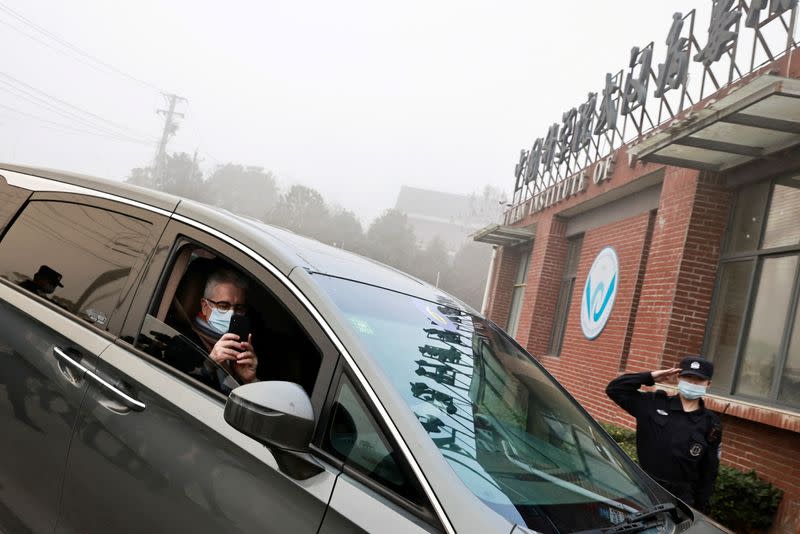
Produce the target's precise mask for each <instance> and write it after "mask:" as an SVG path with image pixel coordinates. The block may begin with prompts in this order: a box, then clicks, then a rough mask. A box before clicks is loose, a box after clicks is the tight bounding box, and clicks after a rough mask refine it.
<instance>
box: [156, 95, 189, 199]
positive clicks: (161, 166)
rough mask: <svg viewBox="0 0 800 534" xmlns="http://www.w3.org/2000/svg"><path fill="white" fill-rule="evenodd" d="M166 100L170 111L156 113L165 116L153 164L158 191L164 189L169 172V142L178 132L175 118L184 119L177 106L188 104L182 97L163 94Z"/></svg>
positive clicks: (159, 110) (164, 110)
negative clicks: (179, 103) (176, 108)
mask: <svg viewBox="0 0 800 534" xmlns="http://www.w3.org/2000/svg"><path fill="white" fill-rule="evenodd" d="M162 94H163V95H164V98H165V99H166V100H167V103H168V104H169V109H158V110H156V113H158V114H159V115H164V131H163V132H162V134H161V141H160V142H159V143H158V149H157V150H156V157H155V161H154V164H153V182H154V185H155V187H156V188H157V189H163V186H164V179H165V178H166V176H165V174H166V171H167V141H169V138H170V137H171V136H173V135H175V132H177V131H178V123H177V122H175V117H179V118H181V119H182V118H184V114H183V113H178V112H177V111H175V106H176V105H177V104H178V102H187V100H186V99H185V98H183V97H182V96H178V95H175V94H172V93H170V94H167V93H162Z"/></svg>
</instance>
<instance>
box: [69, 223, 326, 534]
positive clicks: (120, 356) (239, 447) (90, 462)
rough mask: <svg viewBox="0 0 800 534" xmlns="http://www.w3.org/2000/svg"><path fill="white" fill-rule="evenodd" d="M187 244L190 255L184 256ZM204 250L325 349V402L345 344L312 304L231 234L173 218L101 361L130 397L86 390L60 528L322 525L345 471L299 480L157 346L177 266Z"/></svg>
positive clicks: (317, 386)
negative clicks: (222, 235) (328, 331)
mask: <svg viewBox="0 0 800 534" xmlns="http://www.w3.org/2000/svg"><path fill="white" fill-rule="evenodd" d="M187 250H190V251H191V252H192V253H191V254H190V255H187V254H185V252H186V251H187ZM200 253H202V254H200ZM198 254H199V255H205V256H207V255H210V254H213V255H215V257H217V258H224V259H226V261H229V262H231V264H233V265H236V266H238V267H239V268H240V269H242V271H243V272H246V273H247V274H248V275H249V276H251V277H252V278H253V279H255V280H257V281H258V283H259V284H262V285H263V287H262V288H261V289H262V290H263V291H265V292H266V293H269V294H271V295H273V296H274V297H275V299H276V302H279V303H280V305H281V306H282V307H283V309H285V311H286V312H287V313H288V314H289V315H290V316H291V319H292V320H293V321H296V322H297V324H299V325H301V327H302V329H303V331H304V332H305V333H306V335H307V336H308V342H309V343H311V344H312V345H313V346H314V347H315V350H318V351H319V355H320V356H321V359H320V362H319V364H318V365H319V369H318V372H317V373H316V380H315V381H314V383H313V385H312V386H311V388H312V391H311V398H312V402H313V403H314V404H315V407H317V408H321V406H322V404H323V403H324V399H325V396H326V395H327V391H328V388H329V385H330V380H331V376H332V374H333V369H334V367H335V364H336V360H337V358H338V354H337V353H336V351H335V349H334V348H333V346H332V344H331V343H330V341H329V340H328V339H327V338H326V337H325V336H324V334H323V333H322V332H321V331H320V330H319V328H318V327H317V326H316V325H315V324H314V322H313V320H312V318H311V316H310V315H309V313H308V312H307V311H306V310H304V309H303V308H302V306H301V305H300V304H299V302H298V301H297V300H296V299H295V298H294V297H293V295H292V294H291V293H290V292H289V291H288V290H287V289H286V287H285V286H283V284H282V283H281V282H280V281H279V280H278V279H277V278H276V277H275V276H274V275H273V274H272V273H271V272H270V271H269V270H267V269H265V268H264V266H263V265H261V264H259V263H258V262H257V261H255V260H254V259H253V258H252V257H249V256H247V255H245V254H244V253H243V252H242V251H240V250H238V249H237V247H236V246H235V244H232V242H226V241H222V240H220V239H217V238H214V237H212V236H211V235H210V234H208V233H206V232H205V231H203V230H202V229H198V228H194V227H190V226H187V225H185V224H183V223H180V222H176V221H171V222H170V223H169V225H168V227H167V230H166V231H165V233H164V237H163V239H162V241H161V243H160V244H159V247H158V253H157V254H156V256H155V258H154V260H153V262H152V263H151V265H150V268H149V271H148V273H147V275H146V276H145V278H144V281H143V283H142V285H141V286H140V288H139V290H138V292H137V294H136V297H135V299H134V305H133V307H132V309H131V312H130V313H129V316H128V320H127V321H126V323H125V325H124V327H123V335H122V338H121V339H120V340H119V341H118V342H117V343H116V344H115V345H113V346H111V347H109V348H108V349H107V350H106V351H105V352H104V353H103V354H102V355H101V361H100V362H99V364H98V368H97V374H98V375H100V376H102V377H103V378H104V379H105V380H107V381H108V382H109V383H111V384H114V385H116V387H119V388H120V389H122V390H124V391H125V392H126V393H127V395H128V396H129V399H130V400H129V401H122V402H121V401H119V399H114V398H111V397H109V395H108V392H107V391H105V390H104V389H103V388H101V387H96V386H94V385H93V386H92V387H90V389H89V391H88V392H87V395H86V400H85V402H84V404H83V407H82V409H81V413H80V416H79V420H78V422H77V424H76V428H75V434H74V438H73V443H72V446H71V449H70V454H69V459H68V462H67V474H66V477H65V483H64V492H63V505H62V511H63V512H62V515H61V517H60V518H59V522H58V527H57V532H59V533H76V534H77V533H87V532H117V533H122V532H137V533H138V532H154V531H158V532H162V531H181V532H183V531H186V532H193V533H198V534H199V533H204V532H208V533H214V534H218V533H220V532H265V533H270V532H280V533H285V532H293V533H294V532H297V533H303V532H313V533H315V532H317V530H318V529H319V526H320V524H321V523H322V518H323V515H324V513H325V510H326V507H327V503H328V500H329V498H330V494H331V492H332V490H333V485H334V482H335V479H336V476H337V475H338V472H339V471H338V469H337V468H336V467H335V466H334V465H331V464H327V463H325V462H317V464H318V466H319V469H318V470H317V472H316V474H314V475H313V476H310V477H308V478H305V479H303V480H298V479H293V478H292V477H291V476H289V475H288V474H287V473H286V472H285V471H283V470H282V469H281V466H280V462H279V460H280V458H276V456H275V455H274V454H273V453H272V452H271V451H270V450H269V449H267V448H266V447H265V446H264V445H262V444H261V443H258V442H256V441H255V440H253V439H251V438H249V437H247V436H245V435H243V434H241V433H239V432H238V431H236V430H235V429H233V428H232V427H231V426H229V425H228V424H227V423H226V422H225V420H224V417H223V409H224V403H225V399H226V397H225V396H224V395H223V394H221V393H219V392H217V391H215V390H213V389H211V388H209V387H208V386H207V385H205V384H203V383H201V382H199V381H197V380H195V379H194V378H193V377H192V376H190V375H189V374H187V373H185V372H184V371H182V370H181V369H179V368H176V367H174V366H173V365H172V364H171V363H170V360H169V359H164V358H161V357H159V352H158V351H153V350H152V349H153V347H157V346H159V343H161V345H169V343H170V341H171V340H170V339H168V336H167V338H165V335H167V334H165V332H167V330H166V329H165V328H166V327H167V326H169V325H167V324H166V322H168V321H169V320H170V319H169V318H170V314H169V313H167V310H168V309H170V308H171V304H170V301H174V300H175V299H176V298H177V297H174V298H173V297H172V296H171V294H170V293H169V292H170V291H172V292H176V291H177V290H176V287H178V289H180V286H181V285H182V284H179V283H178V282H179V280H178V278H179V277H176V276H175V275H176V273H180V271H179V269H186V271H185V273H184V274H183V277H185V276H188V274H186V273H189V272H190V271H189V267H187V263H188V261H189V259H191V257H194V256H198ZM193 261H198V259H197V258H195V259H194V260H193ZM191 265H193V263H190V264H189V266H191ZM182 280H183V278H181V281H182ZM175 294H177V293H175ZM273 319H276V320H277V319H278V318H273ZM162 322H164V323H165V324H161V323H162ZM172 339H174V338H172ZM159 340H161V341H159ZM272 346H273V344H271V343H268V344H262V345H261V347H262V348H260V349H259V350H261V351H262V354H261V355H260V358H262V359H264V360H266V359H268V358H267V356H268V352H269V349H270V347H272ZM280 356H282V355H281V354H269V357H270V358H278V357H280ZM317 413H319V412H317Z"/></svg>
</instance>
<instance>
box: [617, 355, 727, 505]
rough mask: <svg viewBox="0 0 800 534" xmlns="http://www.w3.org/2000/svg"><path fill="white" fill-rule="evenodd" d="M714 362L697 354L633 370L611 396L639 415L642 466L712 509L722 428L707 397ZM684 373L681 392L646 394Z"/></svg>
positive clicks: (689, 500)
mask: <svg viewBox="0 0 800 534" xmlns="http://www.w3.org/2000/svg"><path fill="white" fill-rule="evenodd" d="M713 373H714V365H713V364H712V363H711V362H709V361H707V360H705V359H703V358H700V357H697V356H688V357H686V358H684V359H683V360H682V361H681V363H680V367H676V368H672V369H663V370H660V371H652V372H643V373H632V374H626V375H622V376H620V377H618V378H615V379H614V380H612V381H611V382H610V383H609V384H608V387H607V388H606V394H607V395H608V396H609V397H610V398H611V400H613V401H614V402H615V403H617V404H618V405H619V406H620V407H621V408H622V409H624V410H625V411H626V412H628V413H629V414H631V415H632V416H633V417H635V418H636V452H637V454H638V455H639V463H640V464H641V466H642V468H643V469H644V470H645V471H646V472H647V473H648V474H649V475H650V476H651V477H653V478H654V479H655V480H656V481H657V482H658V483H659V484H661V485H662V486H664V487H665V488H666V489H667V490H669V491H670V492H672V493H673V494H674V495H675V496H677V497H678V498H680V499H681V500H683V501H684V502H685V503H687V504H689V505H691V506H694V507H695V508H697V509H698V510H700V511H703V512H705V511H707V510H708V505H709V500H710V498H711V492H712V490H713V488H714V481H715V479H716V478H717V471H718V470H719V456H720V443H721V441H722V426H721V424H720V420H719V417H718V416H717V414H715V413H714V412H712V411H710V410H707V409H706V408H705V405H704V403H703V399H702V397H703V395H705V393H706V388H707V387H708V385H709V384H710V383H711V377H712V375H713ZM676 375H677V376H678V394H677V395H672V396H670V395H667V393H666V392H665V391H663V390H657V391H653V392H641V391H639V388H640V387H641V386H652V385H654V384H656V383H658V382H664V381H666V380H668V379H671V378H673V377H675V376H676Z"/></svg>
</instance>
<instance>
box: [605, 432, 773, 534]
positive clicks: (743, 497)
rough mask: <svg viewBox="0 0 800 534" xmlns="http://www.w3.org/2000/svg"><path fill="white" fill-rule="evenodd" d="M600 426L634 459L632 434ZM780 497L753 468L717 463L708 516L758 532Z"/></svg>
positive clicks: (770, 517)
mask: <svg viewBox="0 0 800 534" xmlns="http://www.w3.org/2000/svg"><path fill="white" fill-rule="evenodd" d="M602 425H603V428H604V429H605V430H606V432H608V434H609V435H610V436H611V437H612V438H613V439H614V441H616V442H617V443H618V444H619V446H620V447H621V448H622V450H624V451H625V452H626V453H627V454H628V456H630V457H631V458H633V459H634V460H636V458H637V457H636V433H635V432H634V431H632V430H628V429H627V428H622V427H619V426H616V425H612V424H609V423H602ZM782 497H783V490H781V489H780V488H776V487H775V486H773V485H772V484H770V483H769V482H766V481H764V480H761V479H760V478H758V475H757V474H756V472H755V471H750V472H748V473H745V472H743V471H739V470H738V469H735V468H733V467H728V466H726V465H720V467H719V475H718V476H717V481H716V483H715V485H714V493H713V494H712V495H711V510H710V513H709V515H710V516H711V517H713V518H714V519H715V520H716V521H719V522H720V523H722V524H723V525H725V526H727V527H728V528H729V529H731V530H733V531H734V532H738V533H741V534H745V533H754V532H760V531H763V530H766V529H768V528H769V527H770V525H772V520H773V519H774V518H775V512H777V510H778V505H779V504H780V502H781V498H782Z"/></svg>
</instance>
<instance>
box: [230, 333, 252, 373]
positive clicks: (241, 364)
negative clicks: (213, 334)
mask: <svg viewBox="0 0 800 534" xmlns="http://www.w3.org/2000/svg"><path fill="white" fill-rule="evenodd" d="M226 335H227V334H226ZM231 335H234V334H231ZM236 338H237V339H238V336H236ZM252 343H253V334H248V336H247V341H245V342H242V343H239V346H240V348H241V349H242V351H243V352H239V353H237V358H236V361H234V363H233V372H234V374H236V376H238V377H239V379H240V380H241V381H242V382H244V383H245V384H249V383H250V382H255V380H256V369H257V368H258V357H257V356H256V353H255V351H254V350H253V344H252Z"/></svg>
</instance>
